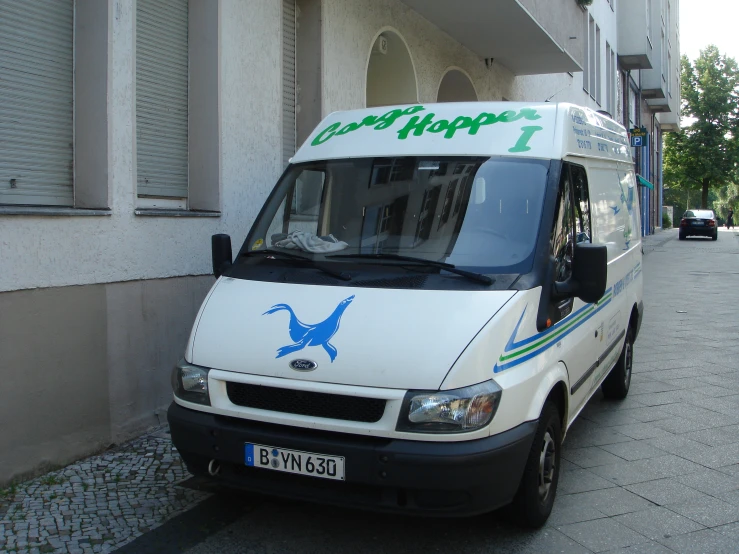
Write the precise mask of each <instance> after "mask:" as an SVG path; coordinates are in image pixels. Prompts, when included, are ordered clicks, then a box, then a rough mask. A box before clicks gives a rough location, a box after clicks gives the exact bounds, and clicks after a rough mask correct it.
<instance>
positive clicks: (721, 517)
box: [666, 497, 739, 527]
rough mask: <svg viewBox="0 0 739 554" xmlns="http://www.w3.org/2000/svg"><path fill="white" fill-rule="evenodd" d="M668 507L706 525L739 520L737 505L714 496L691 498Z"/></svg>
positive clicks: (710, 525)
mask: <svg viewBox="0 0 739 554" xmlns="http://www.w3.org/2000/svg"><path fill="white" fill-rule="evenodd" d="M666 507H667V508H669V509H670V510H672V511H673V512H676V513H678V514H681V515H683V516H685V517H687V518H690V519H692V520H693V521H695V522H698V523H700V524H701V525H704V526H706V527H716V526H718V525H724V524H726V523H734V522H736V521H739V510H737V507H736V506H734V505H732V504H729V503H728V502H724V501H723V500H720V499H718V498H713V497H703V498H691V499H690V500H687V501H683V502H680V503H677V504H667V506H666Z"/></svg>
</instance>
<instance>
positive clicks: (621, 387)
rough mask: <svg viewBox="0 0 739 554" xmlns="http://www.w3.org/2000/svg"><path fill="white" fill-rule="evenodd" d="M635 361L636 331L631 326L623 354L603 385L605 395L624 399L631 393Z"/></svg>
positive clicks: (615, 398) (627, 333)
mask: <svg viewBox="0 0 739 554" xmlns="http://www.w3.org/2000/svg"><path fill="white" fill-rule="evenodd" d="M633 363H634V331H633V330H632V328H631V327H629V328H628V329H627V331H626V339H625V340H624V347H623V349H622V350H621V355H620V356H619V357H618V361H617V362H616V365H615V366H613V369H612V370H611V372H610V373H609V374H608V377H606V378H605V380H604V381H603V384H602V385H601V390H602V391H603V396H605V397H606V398H610V399H612V400H623V399H624V398H626V395H627V394H629V387H631V373H632V368H633Z"/></svg>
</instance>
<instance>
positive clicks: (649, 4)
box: [645, 0, 652, 45]
mask: <svg viewBox="0 0 739 554" xmlns="http://www.w3.org/2000/svg"><path fill="white" fill-rule="evenodd" d="M645 6H646V9H647V40H648V41H649V44H650V45H651V44H652V2H651V0H646V1H645Z"/></svg>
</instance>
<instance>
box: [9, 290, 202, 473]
mask: <svg viewBox="0 0 739 554" xmlns="http://www.w3.org/2000/svg"><path fill="white" fill-rule="evenodd" d="M213 282H214V279H213V278H212V277H183V278H177V279H154V280H148V281H131V282H126V283H108V284H103V285H86V286H77V287H58V288H49V289H36V290H27V291H16V292H6V293H2V294H0V369H1V370H2V371H1V373H2V379H3V386H2V387H0V421H3V422H5V424H4V425H3V426H2V429H0V486H2V485H3V484H4V483H7V482H9V481H11V480H13V479H15V478H18V477H19V476H22V475H25V474H28V473H30V472H34V471H36V470H39V469H43V468H46V467H53V466H58V465H61V464H65V463H68V462H71V461H73V460H75V459H77V458H79V457H82V456H85V455H87V454H89V453H90V452H93V451H94V450H96V449H99V448H102V447H105V446H108V445H110V444H111V443H118V442H121V441H123V440H126V439H127V438H129V437H131V436H133V435H135V434H136V433H138V432H140V431H142V430H143V429H146V428H147V427H149V426H152V425H157V424H160V423H163V422H164V421H165V414H164V409H165V408H166V406H167V405H168V404H169V402H170V401H171V398H172V396H171V388H170V384H169V382H170V380H169V379H170V370H171V368H172V366H173V365H174V363H175V362H176V361H177V359H178V358H179V357H181V356H182V354H183V352H184V350H185V345H186V343H187V339H188V336H189V332H190V325H191V323H192V321H193V320H194V318H195V315H196V313H197V310H198V308H199V307H200V304H201V302H202V300H203V298H204V297H205V295H206V294H207V292H208V290H209V288H210V286H211V285H212V284H213Z"/></svg>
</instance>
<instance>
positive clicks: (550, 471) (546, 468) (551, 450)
mask: <svg viewBox="0 0 739 554" xmlns="http://www.w3.org/2000/svg"><path fill="white" fill-rule="evenodd" d="M555 450H556V447H555V444H554V439H553V438H552V433H551V430H549V429H547V432H546V433H545V434H544V439H543V440H542V445H541V453H540V454H539V500H540V501H541V502H542V503H543V502H545V501H546V499H547V497H548V496H549V490H550V489H551V487H552V481H553V480H554V472H555V469H556V458H555Z"/></svg>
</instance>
